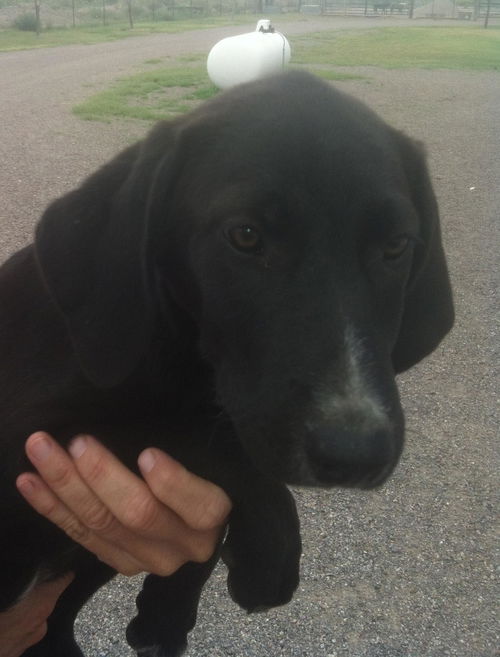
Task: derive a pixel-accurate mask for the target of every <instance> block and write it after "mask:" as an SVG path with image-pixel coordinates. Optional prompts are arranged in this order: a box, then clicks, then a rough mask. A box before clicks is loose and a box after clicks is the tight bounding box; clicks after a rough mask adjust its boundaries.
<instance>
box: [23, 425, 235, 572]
mask: <svg viewBox="0 0 500 657" xmlns="http://www.w3.org/2000/svg"><path fill="white" fill-rule="evenodd" d="M68 451H69V454H68V452H66V450H64V449H63V448H62V447H61V446H60V445H59V444H58V443H57V442H56V441H55V440H53V439H52V438H51V436H49V435H48V434H46V433H43V432H38V433H35V434H33V435H31V436H30V437H29V438H28V440H27V442H26V453H27V455H28V458H29V459H30V461H31V462H32V464H33V465H34V466H35V468H36V469H37V471H38V474H36V473H23V474H22V475H20V476H19V477H18V479H17V487H18V490H19V491H20V493H21V494H22V495H23V496H24V498H25V499H26V500H27V501H28V502H29V503H30V504H31V506H33V508H34V509H36V511H38V512H39V513H40V514H41V515H43V516H45V517H46V518H47V519H48V520H51V521H52V522H53V523H55V524H56V525H57V526H58V527H60V528H61V529H62V530H64V531H65V532H66V533H67V534H68V536H70V538H72V539H73V540H74V541H76V542H77V543H80V544H81V545H82V546H83V547H85V548H86V549H87V550H89V551H90V552H93V553H94V554H96V555H97V557H98V558H99V559H100V560H101V561H104V562H105V563H107V564H108V565H110V566H112V567H113V568H114V569H115V570H117V571H118V572H120V573H123V574H124V575H135V574H137V573H140V572H143V571H146V572H150V573H154V574H156V575H170V574H172V573H173V572H175V571H176V570H177V569H178V568H180V567H181V566H182V565H183V564H185V563H186V562H187V561H198V562H203V561H206V560H207V559H209V558H210V557H211V555H212V554H213V551H214V549H215V547H216V545H217V542H218V540H219V538H220V535H221V532H222V530H223V528H224V526H225V524H226V522H227V516H228V514H229V512H230V510H231V502H230V500H229V498H228V497H227V495H226V494H225V493H224V491H222V490H221V489H220V488H219V487H218V486H216V485H215V484H213V483H211V482H209V481H206V480H204V479H201V478H200V477H198V476H196V475H194V474H192V473H191V472H189V471H188V470H186V469H185V468H184V467H183V466H182V465H181V464H180V463H178V462H177V461H175V460H174V459H172V458H171V457H169V456H168V455H167V454H165V453H164V452H162V451H161V450H159V449H156V448H148V449H146V450H144V451H143V452H142V453H141V454H140V456H139V460H138V463H139V468H140V470H141V473H142V475H143V476H144V480H143V479H141V478H140V477H138V476H136V475H135V474H134V473H133V472H131V471H130V470H128V468H126V467H125V466H124V465H123V464H122V463H121V462H120V461H119V460H118V459H117V458H116V457H115V456H114V455H113V454H111V452H109V451H108V450H107V449H106V448H105V447H103V446H102V445H101V444H100V443H99V442H98V441H97V440H95V438H92V437H91V436H78V437H77V438H75V439H74V440H73V442H72V443H71V444H70V446H69V450H68Z"/></svg>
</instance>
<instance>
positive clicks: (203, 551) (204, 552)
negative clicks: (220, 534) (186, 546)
mask: <svg viewBox="0 0 500 657" xmlns="http://www.w3.org/2000/svg"><path fill="white" fill-rule="evenodd" d="M214 550H215V542H214V541H212V540H210V539H204V540H201V541H198V542H197V543H196V544H194V545H192V546H191V547H190V554H189V560H190V561H195V562H196V563H204V562H205V561H208V560H209V559H210V557H211V556H212V555H213V553H214Z"/></svg>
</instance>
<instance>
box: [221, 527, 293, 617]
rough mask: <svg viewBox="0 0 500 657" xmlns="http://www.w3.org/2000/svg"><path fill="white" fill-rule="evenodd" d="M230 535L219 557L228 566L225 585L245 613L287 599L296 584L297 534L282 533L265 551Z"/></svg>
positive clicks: (267, 607)
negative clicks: (285, 535) (241, 542)
mask: <svg viewBox="0 0 500 657" xmlns="http://www.w3.org/2000/svg"><path fill="white" fill-rule="evenodd" d="M230 539H231V537H230V536H229V537H228V541H227V542H226V545H225V546H224V548H223V551H222V558H223V559H224V562H225V563H226V565H227V567H228V570H229V573H228V578H227V587H228V591H229V594H230V595H231V597H232V599H233V600H234V601H235V602H236V603H237V604H238V605H239V606H240V607H242V608H243V609H245V610H246V611H247V612H248V613H252V612H257V611H266V610H267V609H270V608H271V607H279V606H281V605H285V604H287V603H288V602H290V600H291V599H292V596H293V594H294V592H295V590H296V588H297V586H298V584H299V566H300V555H301V542H300V535H299V534H298V533H297V534H296V535H294V536H292V537H291V538H290V537H287V539H286V540H285V538H284V537H281V539H282V540H280V541H279V542H278V543H277V544H276V543H274V544H273V545H272V547H271V549H270V550H268V551H263V550H262V546H257V545H255V544H254V545H253V549H252V545H251V544H248V543H245V544H243V545H242V544H240V543H239V542H235V541H234V540H233V541H231V540H230Z"/></svg>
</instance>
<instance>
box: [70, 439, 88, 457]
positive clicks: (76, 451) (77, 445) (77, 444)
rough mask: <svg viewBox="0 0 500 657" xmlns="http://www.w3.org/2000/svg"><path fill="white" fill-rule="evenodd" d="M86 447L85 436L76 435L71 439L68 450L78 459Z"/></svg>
mask: <svg viewBox="0 0 500 657" xmlns="http://www.w3.org/2000/svg"><path fill="white" fill-rule="evenodd" d="M86 449H87V438H86V437H85V436H78V437H77V438H75V439H74V440H72V441H71V443H70V444H69V447H68V451H69V453H70V454H71V456H72V457H73V458H74V459H79V458H80V456H81V455H82V454H83V453H84V452H85V450H86Z"/></svg>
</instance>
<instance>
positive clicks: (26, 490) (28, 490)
mask: <svg viewBox="0 0 500 657" xmlns="http://www.w3.org/2000/svg"><path fill="white" fill-rule="evenodd" d="M16 485H17V490H18V491H19V492H20V493H22V494H23V495H24V496H26V497H31V495H33V493H34V492H35V484H34V483H33V482H32V481H31V479H28V477H19V478H18V480H17V481H16Z"/></svg>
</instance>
